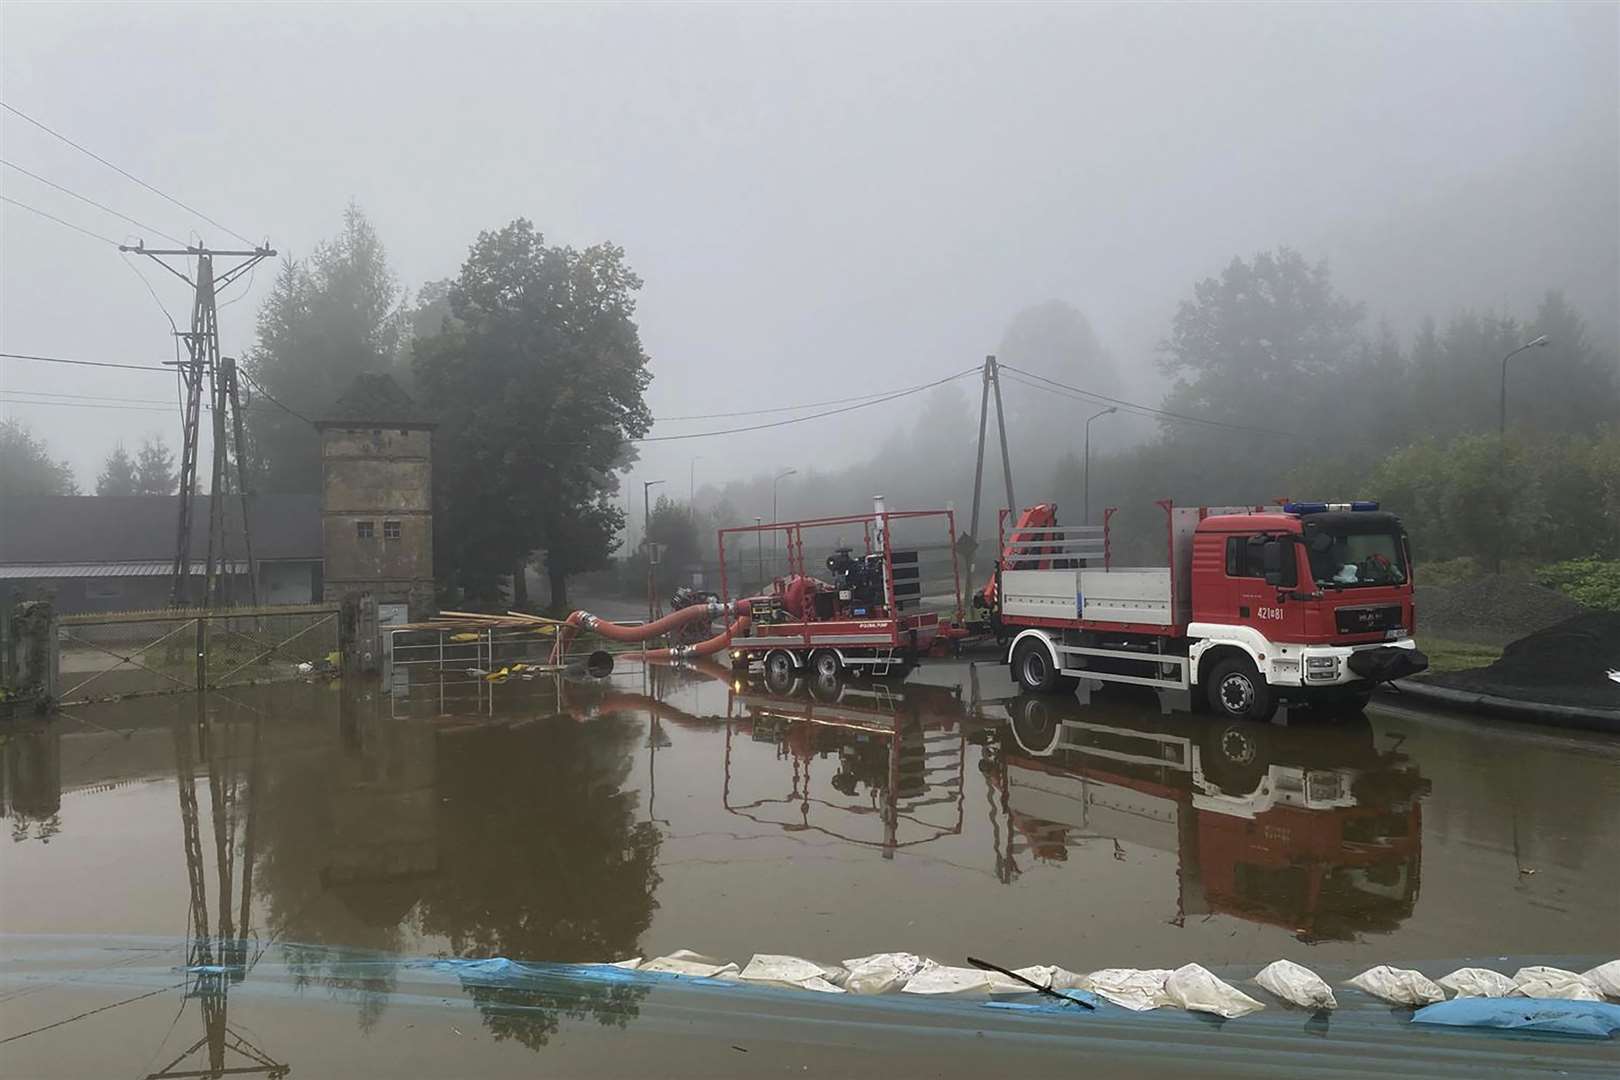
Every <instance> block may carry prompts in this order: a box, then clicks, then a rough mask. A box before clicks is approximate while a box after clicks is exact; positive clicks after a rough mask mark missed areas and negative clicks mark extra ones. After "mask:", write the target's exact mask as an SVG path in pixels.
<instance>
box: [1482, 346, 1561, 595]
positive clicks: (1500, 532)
mask: <svg viewBox="0 0 1620 1080" xmlns="http://www.w3.org/2000/svg"><path fill="white" fill-rule="evenodd" d="M1546 345H1547V335H1546V334H1542V335H1541V336H1540V337H1538V338H1536V339H1535V340H1534V341H1527V342H1525V343H1524V344H1523V345H1520V346H1519V347H1518V348H1517V349H1514V350H1513V351H1512V352H1510V353H1508V354H1507V355H1506V356H1504V357H1502V391H1501V394H1500V396H1499V397H1498V398H1497V420H1496V454H1497V458H1496V460H1497V468H1496V477H1497V483H1498V485H1499V491H1500V494H1499V496H1498V499H1497V514H1498V520H1499V522H1500V519H1501V518H1502V517H1505V516H1506V514H1507V498H1506V494H1507V490H1506V483H1507V366H1508V361H1509V360H1511V359H1513V358H1514V357H1515V356H1518V355H1519V354H1520V353H1522V352H1524V351H1525V350H1526V349H1539V348H1545V347H1546ZM1506 533H1507V530H1506V529H1505V528H1501V527H1498V528H1497V530H1496V556H1495V558H1494V559H1493V560H1492V561H1493V563H1494V564H1495V565H1494V572H1495V573H1498V574H1500V573H1501V572H1502V544H1503V542H1504V541H1505V539H1506Z"/></svg>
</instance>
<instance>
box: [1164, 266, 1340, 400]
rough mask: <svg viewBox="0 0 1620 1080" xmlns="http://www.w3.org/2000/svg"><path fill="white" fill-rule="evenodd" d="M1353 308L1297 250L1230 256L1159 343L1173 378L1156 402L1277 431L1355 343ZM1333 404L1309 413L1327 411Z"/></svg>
mask: <svg viewBox="0 0 1620 1080" xmlns="http://www.w3.org/2000/svg"><path fill="white" fill-rule="evenodd" d="M1362 315H1363V309H1362V305H1360V304H1353V303H1351V302H1350V301H1348V300H1346V299H1344V298H1343V297H1342V296H1340V295H1339V294H1338V292H1337V291H1336V290H1335V289H1334V288H1333V281H1332V277H1331V275H1330V274H1329V273H1328V269H1327V265H1326V264H1325V263H1317V264H1316V265H1314V266H1313V265H1311V264H1309V263H1307V262H1306V261H1305V259H1304V257H1303V256H1301V255H1300V254H1299V253H1298V252H1297V251H1293V250H1291V249H1289V248H1279V249H1278V250H1277V251H1275V252H1261V253H1260V254H1258V255H1256V256H1254V258H1253V259H1252V260H1250V261H1248V262H1245V261H1244V260H1243V259H1241V258H1234V259H1233V260H1232V261H1231V262H1230V263H1229V264H1227V267H1226V269H1225V270H1223V271H1221V276H1220V277H1218V278H1213V277H1212V278H1205V279H1204V280H1203V281H1200V282H1198V283H1197V284H1196V285H1194V286H1193V298H1192V299H1191V300H1183V301H1182V302H1181V304H1180V305H1179V307H1178V308H1177V309H1176V315H1175V319H1174V321H1173V322H1172V324H1171V328H1170V336H1169V338H1167V339H1166V340H1165V341H1164V342H1163V343H1162V344H1161V345H1160V347H1159V348H1160V352H1161V353H1162V354H1163V356H1162V358H1161V360H1160V367H1161V368H1162V369H1163V370H1164V371H1165V372H1167V373H1169V374H1172V375H1176V376H1178V378H1179V381H1178V382H1177V385H1176V388H1175V389H1174V390H1173V391H1172V392H1171V393H1170V395H1169V397H1168V399H1167V405H1166V408H1168V409H1171V410H1174V411H1191V412H1194V413H1196V414H1198V415H1201V416H1206V417H1209V418H1211V419H1216V420H1224V421H1228V422H1236V423H1245V424H1263V425H1267V426H1272V427H1277V426H1284V425H1282V424H1281V418H1283V417H1286V416H1288V415H1290V414H1292V415H1300V414H1301V413H1302V412H1303V410H1306V409H1312V407H1313V406H1317V405H1319V404H1321V403H1323V402H1324V401H1328V400H1331V397H1330V393H1331V391H1332V390H1333V389H1334V388H1335V387H1336V383H1337V379H1336V378H1335V377H1336V376H1338V375H1339V374H1341V373H1342V372H1343V371H1344V369H1345V368H1346V367H1347V366H1348V364H1349V363H1350V361H1351V360H1352V359H1353V357H1354V355H1355V352H1356V349H1357V347H1358V345H1359V339H1358V336H1357V327H1358V325H1359V324H1360V322H1361V319H1362ZM1333 411H1334V410H1332V409H1327V410H1318V409H1313V413H1320V414H1322V415H1331V414H1332V413H1333Z"/></svg>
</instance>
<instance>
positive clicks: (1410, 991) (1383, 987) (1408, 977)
mask: <svg viewBox="0 0 1620 1080" xmlns="http://www.w3.org/2000/svg"><path fill="white" fill-rule="evenodd" d="M1350 985H1351V986H1353V987H1355V988H1356V989H1357V990H1365V991H1366V992H1367V993H1369V994H1371V995H1372V996H1373V997H1376V998H1383V999H1384V1000H1385V1001H1390V1002H1394V1003H1395V1004H1396V1005H1412V1006H1417V1005H1433V1004H1434V1003H1435V1002H1437V1001H1444V1000H1446V992H1445V991H1444V990H1442V989H1440V988H1439V987H1438V986H1436V985H1435V984H1434V980H1432V979H1430V978H1429V977H1428V976H1427V975H1425V974H1423V972H1421V971H1413V970H1412V969H1410V968H1392V967H1390V966H1389V965H1387V964H1379V965H1378V966H1377V967H1373V968H1368V969H1367V970H1366V971H1363V972H1362V973H1361V974H1360V975H1357V976H1356V977H1355V978H1353V979H1351V980H1350Z"/></svg>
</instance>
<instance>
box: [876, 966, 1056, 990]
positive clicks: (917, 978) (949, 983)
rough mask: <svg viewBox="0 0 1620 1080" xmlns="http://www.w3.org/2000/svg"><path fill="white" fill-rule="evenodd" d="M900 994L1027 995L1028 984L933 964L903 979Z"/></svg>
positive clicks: (998, 976)
mask: <svg viewBox="0 0 1620 1080" xmlns="http://www.w3.org/2000/svg"><path fill="white" fill-rule="evenodd" d="M900 992H901V993H903V994H1027V993H1030V992H1031V991H1030V989H1029V987H1027V986H1025V985H1024V984H1023V983H1020V982H1018V981H1017V980H1015V979H1009V978H1007V976H1005V975H999V974H997V973H996V972H994V971H981V970H980V969H978V968H964V967H947V966H946V965H944V964H934V965H932V966H930V967H925V968H923V969H921V970H920V971H918V972H917V974H915V975H913V976H912V977H911V978H909V979H907V980H906V985H905V986H904V987H902V988H901V991H900Z"/></svg>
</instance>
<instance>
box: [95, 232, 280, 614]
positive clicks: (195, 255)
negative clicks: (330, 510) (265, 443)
mask: <svg viewBox="0 0 1620 1080" xmlns="http://www.w3.org/2000/svg"><path fill="white" fill-rule="evenodd" d="M118 250H119V251H128V252H134V253H135V254H137V255H145V256H147V257H148V258H150V259H151V260H152V261H153V262H155V263H157V264H158V265H159V266H161V267H163V269H165V270H167V271H168V272H169V273H171V274H173V275H174V276H175V277H177V278H179V279H180V280H181V281H184V282H185V283H186V284H187V285H189V286H191V289H192V294H193V299H192V305H191V329H190V331H188V332H185V333H182V334H181V335H180V337H181V338H182V339H183V340H184V341H185V343H186V352H187V356H186V358H185V359H184V360H181V361H179V362H178V363H179V370H180V376H181V380H182V382H183V383H184V385H185V388H186V404H185V409H184V411H183V414H182V423H183V425H184V430H183V432H182V437H181V444H180V499H179V503H180V510H179V523H178V527H177V530H176V535H175V545H174V564H173V567H172V573H171V582H170V587H169V602H170V603H171V604H173V605H175V606H176V607H180V606H184V605H185V604H186V603H187V601H188V600H189V599H190V598H189V596H188V591H189V590H188V588H187V586H188V581H189V578H190V576H191V525H192V513H193V507H194V504H195V501H196V496H197V452H198V444H199V442H200V431H199V428H200V426H201V423H200V422H201V419H202V407H203V405H202V397H203V385H204V381H205V380H206V382H207V386H208V397H209V407H210V408H211V409H213V414H214V415H213V443H214V460H213V466H212V470H211V475H210V479H209V486H208V490H209V500H208V501H209V517H208V562H207V566H206V578H205V581H206V586H205V592H204V597H203V602H204V603H205V604H206V605H207V606H210V607H218V606H220V605H221V604H222V602H223V598H224V591H225V590H224V587H223V579H224V578H227V577H229V566H228V564H226V562H225V559H224V553H225V502H224V498H223V496H224V493H225V488H226V486H227V485H226V483H225V477H226V468H227V462H228V457H227V453H226V446H227V435H226V427H225V414H226V412H227V410H229V411H230V413H231V414H232V416H233V417H234V420H233V422H232V430H233V432H234V435H235V444H236V445H235V447H234V452H235V455H236V466H237V488H238V489H239V490H238V494H239V495H240V497H241V500H242V534H243V542H244V547H245V548H246V552H247V560H248V579H249V581H250V583H252V584H251V588H252V593H253V596H254V599H255V601H257V594H258V585H257V582H255V581H254V580H253V576H254V571H255V567H254V566H253V541H252V538H251V537H250V536H249V531H250V526H249V524H248V514H247V503H248V499H247V483H246V472H245V470H244V466H243V461H242V459H243V452H244V449H245V446H244V443H243V438H242V417H241V401H240V396H239V394H238V392H237V386H236V364H235V361H232V360H229V359H225V360H221V358H220V355H219V311H218V308H217V307H216V305H215V302H214V298H215V296H216V294H217V293H218V291H219V290H220V289H222V288H224V287H225V286H227V285H229V284H231V283H232V282H234V281H236V280H237V279H238V278H240V277H241V276H242V275H243V274H245V273H247V272H248V271H249V270H251V269H252V268H253V267H255V266H257V265H258V264H259V263H260V262H262V261H264V260H265V259H268V258H272V257H274V255H275V254H276V253H275V251H274V250H273V249H271V248H270V247H268V246H260V247H257V248H253V249H251V250H246V251H216V250H214V249H211V248H206V247H202V246H200V245H199V246H197V247H185V248H149V247H147V246H146V245H145V244H144V243H142V244H136V245H134V246H131V245H128V244H120V245H118ZM168 258H187V259H194V260H196V270H195V274H196V280H192V278H191V277H189V276H187V275H186V274H185V273H184V272H183V271H181V270H177V269H176V268H175V267H174V266H172V265H170V264H169V263H168V262H166V261H165V259H168ZM216 258H234V259H240V260H241V261H240V262H238V263H237V264H236V265H234V266H232V267H231V268H230V269H229V270H226V271H225V272H224V273H222V274H218V275H216V274H215V273H214V259H216Z"/></svg>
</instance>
